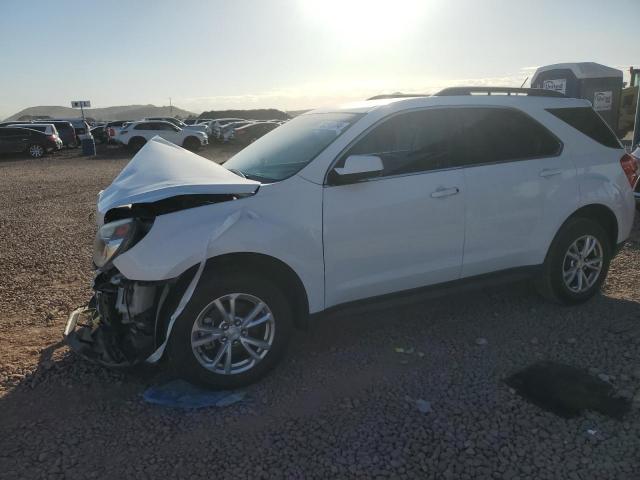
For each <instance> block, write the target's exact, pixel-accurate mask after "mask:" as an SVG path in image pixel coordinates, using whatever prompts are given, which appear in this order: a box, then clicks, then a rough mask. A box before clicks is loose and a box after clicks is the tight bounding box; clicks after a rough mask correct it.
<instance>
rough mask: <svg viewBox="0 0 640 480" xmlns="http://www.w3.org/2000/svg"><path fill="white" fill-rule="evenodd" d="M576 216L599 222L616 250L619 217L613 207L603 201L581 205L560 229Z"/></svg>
mask: <svg viewBox="0 0 640 480" xmlns="http://www.w3.org/2000/svg"><path fill="white" fill-rule="evenodd" d="M574 218H588V219H589V220H594V221H595V222H597V223H598V224H599V225H600V226H601V227H602V228H603V229H604V231H605V232H607V234H608V235H609V240H610V241H611V248H612V249H613V250H615V248H616V244H617V243H618V219H617V217H616V214H615V213H613V210H611V208H609V207H607V206H606V205H603V204H601V203H592V204H589V205H585V206H583V207H580V208H579V209H578V210H576V211H575V212H573V213H572V214H571V215H570V216H569V217H568V218H567V219H566V220H565V221H564V223H563V224H562V226H561V227H560V229H558V231H560V230H561V229H562V227H564V226H565V225H566V224H567V222H569V221H570V220H572V219H574Z"/></svg>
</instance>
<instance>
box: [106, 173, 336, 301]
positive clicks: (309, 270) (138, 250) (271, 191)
mask: <svg viewBox="0 0 640 480" xmlns="http://www.w3.org/2000/svg"><path fill="white" fill-rule="evenodd" d="M220 168H222V167H220ZM231 175H234V174H231ZM238 178H239V177H238ZM248 185H250V186H252V187H254V183H250V184H248ZM292 198H295V201H291V199H292ZM321 218H322V188H321V187H319V186H317V185H314V184H311V183H309V182H307V181H306V180H304V179H302V178H300V177H296V176H294V177H291V178H289V179H287V180H285V181H283V182H280V183H279V184H277V185H276V184H266V185H263V186H261V187H260V189H259V190H258V191H257V193H256V194H255V195H252V196H249V197H246V198H241V199H238V200H233V201H227V202H222V203H216V204H213V205H206V206H202V207H197V208H192V209H188V210H183V211H179V212H175V213H170V214H166V215H161V216H159V217H157V218H156V220H155V222H154V224H153V227H152V228H151V230H150V231H149V233H148V234H147V235H146V236H145V237H144V238H143V239H142V240H141V241H140V242H139V243H138V244H136V245H135V246H134V247H132V248H131V249H130V250H128V251H126V252H124V253H123V254H121V255H119V256H118V257H117V258H116V259H115V260H114V265H115V266H116V267H117V268H118V270H120V272H121V273H122V274H123V275H125V276H126V277H127V278H129V279H132V280H166V279H171V278H175V277H177V276H178V275H180V274H181V273H183V272H184V271H185V270H187V269H188V268H190V267H192V266H193V265H197V264H200V263H201V262H203V261H206V260H207V259H209V258H213V257H216V256H219V255H225V254H231V253H257V254H263V255H267V256H270V257H272V258H275V259H277V260H280V261H282V262H284V263H285V264H286V265H288V266H289V267H291V269H292V270H293V271H294V272H295V273H296V274H297V275H298V277H299V278H300V280H301V281H302V283H303V285H304V287H305V290H306V292H307V295H308V300H309V308H310V310H311V312H317V311H320V310H322V309H323V308H324V263H323V251H322V225H321V222H320V221H319V219H321Z"/></svg>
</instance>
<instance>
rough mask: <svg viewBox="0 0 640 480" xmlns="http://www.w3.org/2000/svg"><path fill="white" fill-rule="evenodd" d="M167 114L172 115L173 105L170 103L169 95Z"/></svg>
mask: <svg viewBox="0 0 640 480" xmlns="http://www.w3.org/2000/svg"><path fill="white" fill-rule="evenodd" d="M169 116H170V117H173V105H171V97H169Z"/></svg>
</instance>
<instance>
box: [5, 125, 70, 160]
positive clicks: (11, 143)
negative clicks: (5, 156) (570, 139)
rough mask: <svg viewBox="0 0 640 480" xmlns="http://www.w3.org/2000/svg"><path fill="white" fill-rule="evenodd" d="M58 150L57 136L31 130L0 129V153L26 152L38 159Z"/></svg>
mask: <svg viewBox="0 0 640 480" xmlns="http://www.w3.org/2000/svg"><path fill="white" fill-rule="evenodd" d="M60 148H62V141H61V140H60V138H59V137H58V136H57V135H50V134H47V133H44V132H41V131H38V130H34V129H31V128H22V127H0V153H16V152H27V153H28V154H29V155H30V156H31V157H32V158H40V157H42V156H43V155H44V154H45V153H47V152H52V151H55V150H59V149H60Z"/></svg>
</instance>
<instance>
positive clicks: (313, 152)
mask: <svg viewBox="0 0 640 480" xmlns="http://www.w3.org/2000/svg"><path fill="white" fill-rule="evenodd" d="M361 116H362V115H361V114H359V113H309V114H305V115H300V116H299V117H296V118H294V119H293V120H290V121H289V122H287V123H285V124H284V125H282V126H280V127H278V128H276V129H274V130H272V131H271V132H270V133H269V134H267V135H265V136H264V137H262V138H260V139H259V140H257V141H256V142H254V143H252V144H251V145H249V146H248V147H247V148H245V149H244V150H241V151H240V152H238V153H237V154H236V155H234V156H233V157H231V158H230V159H229V160H228V161H227V162H226V163H225V164H224V166H225V167H226V168H228V169H229V170H235V171H239V172H241V173H243V174H244V175H245V176H247V177H248V178H254V179H256V180H260V181H262V182H277V181H279V180H284V179H285V178H288V177H290V176H292V175H295V174H296V173H297V172H299V171H300V170H301V169H302V168H303V167H304V166H305V165H307V164H308V163H309V162H310V161H311V160H313V159H314V158H315V157H316V156H318V154H320V152H322V151H323V150H324V149H325V148H327V147H328V146H329V144H331V143H332V142H333V141H334V140H335V139H336V138H338V137H339V136H340V135H342V134H343V133H344V132H345V131H346V130H347V129H348V128H349V127H350V126H351V125H353V124H354V123H355V121H356V120H358V118H360V117H361Z"/></svg>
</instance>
